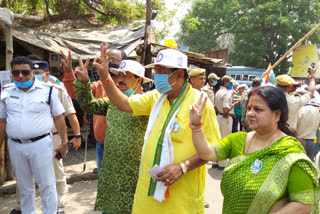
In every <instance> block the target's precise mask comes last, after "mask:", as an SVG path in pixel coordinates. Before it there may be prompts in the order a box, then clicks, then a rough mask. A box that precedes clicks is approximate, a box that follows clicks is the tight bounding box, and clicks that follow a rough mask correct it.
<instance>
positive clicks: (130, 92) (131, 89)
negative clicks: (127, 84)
mask: <svg viewBox="0 0 320 214" xmlns="http://www.w3.org/2000/svg"><path fill="white" fill-rule="evenodd" d="M122 93H124V94H125V95H127V96H128V97H130V96H131V95H132V94H134V90H133V88H129V89H128V90H125V91H122Z"/></svg>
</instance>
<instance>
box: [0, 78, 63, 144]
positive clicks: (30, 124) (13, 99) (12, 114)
mask: <svg viewBox="0 0 320 214" xmlns="http://www.w3.org/2000/svg"><path fill="white" fill-rule="evenodd" d="M49 90H50V86H49V85H46V84H45V83H41V82H40V81H39V80H37V79H35V81H34V84H33V85H32V87H31V88H30V89H29V90H28V91H27V92H24V91H22V90H20V89H19V88H18V87H16V85H15V84H13V83H11V84H8V85H6V86H4V87H3V88H2V92H1V99H0V118H6V119H7V128H6V131H7V135H8V137H9V138H14V139H22V138H33V137H38V136H40V135H43V134H45V133H48V132H50V131H51V130H52V129H53V128H54V121H53V116H58V115H60V114H63V113H64V108H63V107H62V105H61V102H60V101H59V98H58V95H57V93H56V91H55V90H52V95H51V103H50V105H49V104H48V103H47V101H48V97H49Z"/></svg>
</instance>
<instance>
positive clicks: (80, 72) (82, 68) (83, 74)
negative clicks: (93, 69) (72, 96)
mask: <svg viewBox="0 0 320 214" xmlns="http://www.w3.org/2000/svg"><path fill="white" fill-rule="evenodd" d="M78 60H79V67H76V68H75V70H74V72H75V74H76V76H77V78H78V80H79V81H80V82H82V83H87V82H89V75H88V65H89V61H90V58H88V59H87V60H86V62H85V63H84V64H83V62H82V60H81V57H80V56H78Z"/></svg>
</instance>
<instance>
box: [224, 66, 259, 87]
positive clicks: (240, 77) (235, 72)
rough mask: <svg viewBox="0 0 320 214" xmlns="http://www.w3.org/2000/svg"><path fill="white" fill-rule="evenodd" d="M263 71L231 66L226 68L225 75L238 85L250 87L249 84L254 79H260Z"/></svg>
mask: <svg viewBox="0 0 320 214" xmlns="http://www.w3.org/2000/svg"><path fill="white" fill-rule="evenodd" d="M264 71H265V69H257V68H251V67H245V66H233V67H230V68H227V74H228V75H230V76H231V77H232V78H233V79H234V80H236V81H237V82H238V83H239V84H243V83H245V84H247V85H248V86H250V85H251V82H252V80H253V79H254V78H256V77H260V76H261V74H262V73H263V72H264Z"/></svg>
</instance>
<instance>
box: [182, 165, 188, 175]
mask: <svg viewBox="0 0 320 214" xmlns="http://www.w3.org/2000/svg"><path fill="white" fill-rule="evenodd" d="M180 167H181V170H182V173H183V174H186V173H187V171H188V169H187V167H186V165H185V164H184V162H181V163H180Z"/></svg>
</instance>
